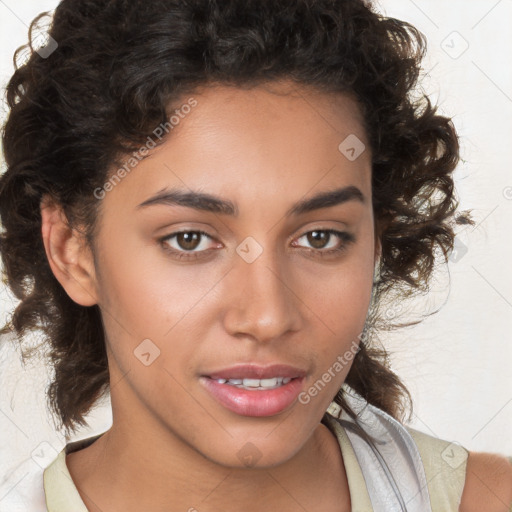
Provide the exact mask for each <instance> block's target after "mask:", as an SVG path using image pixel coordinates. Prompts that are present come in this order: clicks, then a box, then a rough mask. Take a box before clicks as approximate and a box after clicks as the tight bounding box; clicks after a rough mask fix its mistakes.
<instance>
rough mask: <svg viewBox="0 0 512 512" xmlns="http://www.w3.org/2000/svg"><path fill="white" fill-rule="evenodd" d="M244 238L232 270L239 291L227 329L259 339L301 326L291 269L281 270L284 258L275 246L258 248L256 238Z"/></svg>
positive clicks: (262, 339)
mask: <svg viewBox="0 0 512 512" xmlns="http://www.w3.org/2000/svg"><path fill="white" fill-rule="evenodd" d="M244 242H246V244H247V245H246V244H245V243H244ZM244 242H242V243H241V244H240V245H239V247H238V248H237V253H238V254H237V255H236V256H235V261H234V268H233V270H232V272H231V273H232V276H231V278H232V279H233V282H234V286H235V288H236V292H235V293H234V294H233V299H232V300H231V301H230V303H229V306H228V309H229V310H228V311H227V313H226V315H225V323H226V329H227V330H228V332H230V333H231V334H232V335H235V334H238V335H240V334H246V335H250V336H252V337H253V338H255V339H257V340H259V341H270V340H272V339H273V338H277V337H279V336H281V335H283V334H284V333H286V332H287V331H290V330H296V329H298V328H299V321H300V311H299V310H298V309H297V306H298V304H297V300H296V298H295V297H294V294H293V292H292V289H293V286H292V283H289V282H287V281H289V273H287V272H283V271H282V267H283V265H282V263H283V262H282V261H280V259H279V257H278V255H277V254H276V253H275V252H273V251H272V250H270V249H263V247H261V246H260V249H259V250H258V248H257V247H256V245H255V244H254V241H251V240H246V241H244ZM251 244H252V245H251ZM258 245H259V244H258ZM244 251H245V252H244ZM251 252H252V255H251ZM257 252H260V254H259V255H257V256H256V257H255V255H256V254H257ZM248 255H251V256H250V257H249V256H248ZM254 257H255V259H252V258H254Z"/></svg>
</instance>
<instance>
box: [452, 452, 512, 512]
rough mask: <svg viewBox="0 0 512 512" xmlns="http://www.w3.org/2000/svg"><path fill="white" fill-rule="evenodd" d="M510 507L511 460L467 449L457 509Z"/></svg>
mask: <svg viewBox="0 0 512 512" xmlns="http://www.w3.org/2000/svg"><path fill="white" fill-rule="evenodd" d="M481 510H486V511H488V512H509V511H510V510H512V463H511V462H510V459H507V458H505V457H502V456H501V455H495V454H492V453H481V452H469V456H468V461H467V469H466V481H465V485H464V491H463V493H462V500H461V503H460V508H459V512H480V511H481Z"/></svg>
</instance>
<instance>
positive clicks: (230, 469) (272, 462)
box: [42, 82, 499, 512]
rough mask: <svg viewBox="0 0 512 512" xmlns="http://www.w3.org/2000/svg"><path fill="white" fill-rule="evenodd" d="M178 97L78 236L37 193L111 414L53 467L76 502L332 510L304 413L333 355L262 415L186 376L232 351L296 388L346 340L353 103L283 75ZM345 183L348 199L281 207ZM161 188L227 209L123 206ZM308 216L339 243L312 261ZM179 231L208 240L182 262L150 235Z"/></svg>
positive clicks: (323, 452) (356, 229)
mask: <svg viewBox="0 0 512 512" xmlns="http://www.w3.org/2000/svg"><path fill="white" fill-rule="evenodd" d="M193 96H194V98H195V99H196V100H197V102H198V104H197V106H196V107H194V109H193V110H192V112H191V113H190V114H188V115H187V116H186V118H185V119H183V120H182V121H181V122H180V124H179V126H177V127H175V129H174V130H173V132H172V136H171V137H170V138H169V139H168V140H167V141H166V142H165V143H164V144H163V145H161V146H160V147H158V148H156V149H154V150H153V151H152V152H151V154H150V156H149V157H148V158H146V159H145V160H143V161H142V162H140V163H139V164H138V165H137V167H136V168H135V169H134V170H133V171H131V172H130V173H129V174H128V175H127V176H126V177H125V178H123V180H122V181H121V182H120V183H119V184H117V185H116V186H115V187H114V188H113V189H112V190H111V191H109V192H108V193H107V194H106V195H105V197H104V198H103V199H102V200H101V201H102V204H101V214H100V218H99V224H98V232H97V238H96V240H95V242H94V248H93V249H91V248H90V247H88V246H87V244H85V242H84V241H83V239H82V237H81V235H80V232H79V231H78V230H72V229H70V228H69V227H68V226H67V224H66V223H65V219H64V217H63V214H62V213H61V211H60V209H59V208H58V206H57V205H55V204H53V203H51V201H45V202H43V205H42V217H43V225H42V231H43V239H44V242H45V247H46V251H47V254H48V259H49V262H50V265H51V267H52V270H53V272H54V274H55V276H56V277H57V279H59V281H60V282H61V284H62V285H63V287H64V289H65V290H66V292H67V293H68V294H69V296H70V297H71V298H72V299H73V300H75V301H76V302H77V303H79V304H82V305H84V306H90V305H94V304H98V305H99V307H100V309H101V312H102V317H103V321H104V326H105V332H106V338H107V352H108V360H109V371H110V376H111V383H112V384H111V402H112V412H113V425H112V428H111V429H110V430H109V431H108V432H107V433H105V434H104V435H103V436H102V437H101V438H100V439H99V440H98V441H96V442H95V443H94V444H93V445H91V446H90V447H89V448H86V449H83V450H81V451H79V452H75V453H73V454H69V455H68V456H67V458H66V463H67V465H68V468H69V470H70V473H71V475H72V478H73V480H74V482H75V484H76V486H77V488H78V489H79V492H80V494H81V496H82V499H83V501H84V503H85V504H86V506H87V508H88V509H89V510H90V511H94V512H96V511H100V510H101V511H105V510H109V511H112V512H115V511H121V510H122V511H125V512H131V511H139V510H151V511H155V512H158V511H162V512H163V511H164V510H165V511H166V512H167V511H169V510H189V511H190V510H194V509H196V510H198V511H200V512H213V511H221V510H222V511H238V510H245V511H246V512H251V511H256V510H258V511H259V510H265V509H270V510H277V509H279V510H282V511H290V512H291V511H296V510H303V509H305V510H315V511H320V512H322V511H325V512H327V511H329V512H331V511H337V512H340V511H349V510H350V496H349V491H348V483H347V477H346V474H345V468H344V465H343V459H342V456H341V452H340V449H339V445H338V443H337V440H336V439H335V437H334V436H333V434H332V433H331V432H330V431H329V430H328V429H327V428H326V427H325V426H324V425H323V424H321V423H320V420H321V418H322V416H323V414H324V412H325V410H326V409H327V407H328V405H329V403H330V402H331V400H332V398H333V397H334V395H335V394H336V392H337V391H338V389H339V388H340V386H341V385H342V383H343V381H344V379H345V377H346V375H347V373H348V371H349V369H350V363H349V364H346V365H345V366H344V367H343V369H342V371H340V372H338V373H336V375H335V377H334V378H332V379H331V381H330V382H329V383H327V385H326V386H325V388H324V389H323V390H322V391H321V392H320V393H319V394H318V395H317V396H315V397H314V398H312V399H311V401H310V402H309V403H308V404H306V405H304V404H302V403H300V402H298V401H296V402H295V403H294V404H292V406H290V407H289V408H288V409H286V410H285V411H283V412H282V413H279V414H276V415H272V416H268V417H256V418H255V417H247V416H240V415H238V414H236V413H233V412H231V411H229V410H227V409H226V408H224V407H223V406H222V405H220V404H219V403H218V402H217V401H216V400H215V399H214V398H212V396H211V395H210V394H209V393H208V392H207V391H206V390H205V388H204V387H203V386H202V384H201V382H200V376H201V375H203V374H205V373H209V372H211V371H213V370H215V369H219V368H224V367H227V366H231V365H234V364H236V363H240V362H243V363H249V362H255V363H259V364H261V365H268V364H271V363H276V362H278V363H286V364H290V365H293V366H298V367H300V368H303V369H304V370H305V371H306V372H307V373H306V378H305V382H304V384H303V389H304V390H306V389H308V388H309V387H310V386H311V385H312V384H313V383H314V382H316V381H318V380H319V379H320V378H321V376H322V374H323V373H324V372H326V371H327V370H328V369H329V368H331V367H332V365H333V363H334V362H335V361H336V358H337V357H338V356H339V355H341V354H344V353H345V352H346V351H347V350H348V349H349V347H350V346H351V345H352V343H353V342H354V340H357V339H358V335H359V334H360V333H361V332H362V330H363V327H364V324H365V320H366V315H367V312H368V307H369V303H370V297H371V289H372V281H373V271H374V267H375V264H376V262H377V259H378V256H379V250H380V246H379V241H378V238H377V237H376V236H375V229H374V226H375V223H374V217H373V211H372V206H371V153H370V149H369V144H368V141H367V137H366V134H365V132H364V130H363V128H362V118H361V115H360V111H359V109H358V107H357V104H356V103H355V102H354V101H353V99H351V98H349V97H348V96H345V95H328V94H326V93H319V92H315V91H312V90H309V89H306V88H304V87H301V88H299V89H297V88H296V87H293V86H292V85H291V84H290V83H286V82H283V83H275V84H273V85H272V87H271V88H270V87H269V86H266V87H263V86H259V87H256V88H253V89H251V90H247V89H237V88H232V87H227V86H216V87H210V88H207V89H203V90H201V91H198V92H197V93H195V94H194V95H193ZM184 101H186V98H185V99H184ZM350 134H355V135H356V136H357V137H358V138H359V139H360V140H361V141H362V142H363V143H364V144H365V146H366V150H365V151H363V152H362V154H361V155H360V156H359V157H358V158H356V159H355V160H354V161H350V160H349V159H347V158H346V157H345V156H344V155H343V154H342V153H341V152H340V151H339V150H338V145H339V144H340V142H342V141H343V140H344V139H345V138H346V137H347V136H348V135H350ZM347 186H355V187H357V188H358V189H359V190H360V191H361V193H362V195H363V197H364V200H363V201H358V200H350V201H347V202H344V203H342V204H337V205H335V206H330V207H326V208H322V209H317V210H314V211H311V212H308V213H305V214H301V215H291V216H286V215H285V214H286V212H287V211H288V210H289V209H290V208H291V207H292V206H293V205H294V204H296V203H297V202H298V201H300V200H301V199H305V198H306V199H307V198H310V197H312V196H313V195H316V194H317V193H319V192H324V191H330V190H334V189H337V188H340V187H347ZM174 187H177V188H180V189H184V190H186V191H190V190H194V191H199V190H200V191H202V192H208V193H210V194H215V195H217V196H220V197H222V198H224V199H227V200H230V201H232V202H233V203H236V205H237V208H238V216H236V217H234V216H229V215H225V214H222V213H212V212H205V211H200V210H195V209H192V208H188V207H184V206H177V205H169V204H157V205H152V206H148V207H138V205H140V204H141V203H143V202H145V201H147V200H148V199H149V198H151V197H154V196H155V195H156V194H158V193H160V192H161V191H162V190H164V189H171V188H174ZM322 229H324V230H325V229H336V230H338V231H341V232H348V233H350V234H351V235H352V236H353V237H354V241H353V242H348V243H347V242H344V241H343V240H342V239H339V238H337V237H336V236H335V235H331V237H330V239H329V238H326V240H325V242H324V245H325V246H326V247H327V248H335V247H344V250H343V251H341V252H339V253H336V254H331V255H330V256H325V257H321V256H320V254H319V253H321V252H322V251H325V250H326V249H324V248H322V246H321V245H319V246H314V245H312V242H314V240H313V241H312V240H310V239H308V237H307V236H305V235H307V233H310V232H311V231H314V230H322ZM179 230H188V231H194V230H196V231H197V230H202V231H206V232H207V233H208V235H209V237H211V238H208V237H204V238H202V239H201V241H200V245H199V246H198V247H197V248H195V249H193V250H194V251H196V254H199V253H200V251H203V253H202V255H201V256H200V257H199V258H197V259H195V260H194V259H190V260H179V259H177V257H176V256H173V255H172V253H170V252H169V251H168V250H166V247H167V248H168V247H169V244H170V245H171V247H172V248H174V249H175V250H176V251H178V252H179V251H180V250H181V252H182V253H183V252H186V251H185V250H184V249H183V246H181V249H180V245H179V243H178V240H177V239H176V238H174V239H172V240H171V239H168V240H167V242H165V241H162V239H163V238H164V237H169V235H172V234H173V233H176V232H177V231H179ZM249 236H250V237H252V238H254V239H255V240H256V241H257V243H258V244H259V245H260V246H261V247H262V249H263V252H262V253H261V255H260V256H259V257H258V258H257V259H256V260H255V261H254V262H252V263H248V262H246V261H245V260H244V259H243V258H242V257H241V256H240V255H239V254H238V253H237V252H236V249H237V247H238V246H239V245H240V244H241V242H242V241H244V240H245V239H246V237H249ZM182 243H183V240H182ZM319 247H320V248H319ZM145 339H149V340H151V343H152V344H153V345H152V346H154V347H158V350H159V351H160V354H159V356H158V357H157V358H156V359H155V360H154V361H153V362H152V363H151V364H150V365H149V366H145V365H144V364H142V363H141V361H140V360H139V359H138V358H137V357H135V355H134V350H136V349H137V347H138V346H139V345H140V343H141V342H142V341H143V340H145ZM152 350H153V349H152ZM248 442H250V443H252V445H254V446H255V447H256V451H257V454H258V455H257V457H255V463H254V464H253V466H252V467H250V468H247V467H245V466H244V464H243V461H242V460H241V458H240V456H239V453H240V450H242V451H243V450H244V449H246V447H247V443H248ZM470 460H471V463H470V464H471V465H468V468H471V470H472V472H476V473H477V474H478V472H479V471H480V470H481V467H480V465H479V463H478V461H476V459H475V461H476V462H475V464H476V465H475V464H474V460H473V459H472V458H470ZM170 461H172V463H170ZM468 464H469V463H468ZM491 466H492V463H491ZM319 489H321V492H319ZM468 489H469V490H468ZM471 489H476V487H475V486H474V485H471V488H469V487H467V486H466V489H465V491H464V492H465V496H466V498H465V499H466V501H468V498H467V497H468V496H469V497H470V494H469V493H470V492H471ZM469 501H471V500H469ZM468 506H469V507H471V505H468ZM461 510H463V511H464V512H468V511H470V510H472V509H471V508H461ZM498 510H499V509H498Z"/></svg>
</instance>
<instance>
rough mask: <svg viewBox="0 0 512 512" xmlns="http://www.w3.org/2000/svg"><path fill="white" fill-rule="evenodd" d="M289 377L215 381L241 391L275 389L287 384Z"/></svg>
mask: <svg viewBox="0 0 512 512" xmlns="http://www.w3.org/2000/svg"><path fill="white" fill-rule="evenodd" d="M291 380H292V379H291V378H290V377H273V378H271V379H216V381H217V382H218V383H219V384H229V385H231V386H236V387H239V388H241V389H275V388H278V387H279V386H282V385H283V384H288V382H290V381H291Z"/></svg>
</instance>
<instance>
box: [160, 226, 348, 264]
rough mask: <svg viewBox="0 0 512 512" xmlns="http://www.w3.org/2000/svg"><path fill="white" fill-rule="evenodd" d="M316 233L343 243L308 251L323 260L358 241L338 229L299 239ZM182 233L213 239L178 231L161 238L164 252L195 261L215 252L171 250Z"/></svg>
mask: <svg viewBox="0 0 512 512" xmlns="http://www.w3.org/2000/svg"><path fill="white" fill-rule="evenodd" d="M314 231H320V232H322V233H328V234H330V235H335V236H337V237H338V238H339V239H340V241H341V242H342V245H341V246H340V247H337V248H335V249H326V250H324V249H306V250H308V251H309V252H312V253H315V256H319V257H321V258H325V257H329V256H334V255H336V254H342V253H343V252H345V251H346V250H347V246H348V245H350V244H352V243H354V242H355V241H356V239H355V236H354V235H352V234H351V233H348V232H346V231H337V230H336V229H312V230H310V231H306V232H305V233H303V234H302V235H301V236H299V237H298V238H299V239H300V238H302V237H304V236H306V235H308V234H309V233H312V232H314ZM181 233H198V234H200V235H202V236H205V237H207V238H210V239H213V237H211V236H210V235H209V234H208V233H206V232H205V231H201V230H200V229H190V230H183V231H176V232H175V233H171V234H170V235H167V236H165V237H163V238H160V239H159V242H160V244H161V245H162V247H163V249H164V251H166V252H167V253H170V254H171V255H172V256H173V257H174V258H177V259H179V260H195V259H197V258H200V257H201V254H202V253H205V252H209V251H211V250H213V249H206V250H204V251H178V250H176V249H172V248H170V247H169V246H168V244H166V242H168V241H169V240H171V239H173V238H175V237H176V236H177V235H179V234H181ZM329 242H330V238H329Z"/></svg>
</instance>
